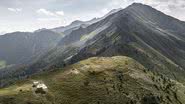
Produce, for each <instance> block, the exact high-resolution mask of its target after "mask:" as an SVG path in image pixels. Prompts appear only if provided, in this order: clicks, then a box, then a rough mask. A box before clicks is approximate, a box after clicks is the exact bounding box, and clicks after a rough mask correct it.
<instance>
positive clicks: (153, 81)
mask: <svg viewBox="0 0 185 104" xmlns="http://www.w3.org/2000/svg"><path fill="white" fill-rule="evenodd" d="M33 81H42V82H43V83H44V84H45V85H46V86H47V87H48V89H47V91H46V94H38V93H37V94H36V93H34V90H33V88H32V85H33V84H32V82H33ZM183 91H185V86H183V85H182V84H180V83H178V82H176V81H174V80H171V79H169V78H166V77H164V76H162V75H159V74H155V73H152V72H150V71H148V69H146V68H145V67H144V66H142V65H141V64H139V63H138V62H137V61H135V60H133V59H131V58H128V57H124V56H116V57H109V58H108V57H107V58H106V57H94V58H90V59H87V60H84V61H80V62H78V63H76V64H74V65H71V66H68V67H66V68H64V69H62V70H57V71H53V72H51V73H45V74H41V75H35V76H33V77H32V78H29V79H27V80H25V81H21V82H18V83H17V84H15V85H13V86H10V87H8V88H4V89H0V103H1V104H12V103H13V104H40V103H44V104H113V103H114V104H123V103H124V104H136V103H137V104H184V97H185V94H184V93H183Z"/></svg>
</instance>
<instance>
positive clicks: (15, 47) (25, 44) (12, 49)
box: [0, 30, 61, 64]
mask: <svg viewBox="0 0 185 104" xmlns="http://www.w3.org/2000/svg"><path fill="white" fill-rule="evenodd" d="M60 37H61V36H60V34H57V33H54V32H52V31H49V30H43V31H40V32H34V33H23V32H15V33H9V34H6V35H3V36H0V49H1V50H0V59H1V60H5V61H6V63H7V64H19V63H22V62H25V60H26V61H27V60H28V59H29V58H30V57H33V56H34V55H37V54H40V53H44V52H46V51H48V50H49V49H50V48H53V47H55V46H56V44H57V42H58V41H59V40H60Z"/></svg>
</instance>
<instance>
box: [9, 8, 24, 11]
mask: <svg viewBox="0 0 185 104" xmlns="http://www.w3.org/2000/svg"><path fill="white" fill-rule="evenodd" d="M8 10H9V11H11V12H21V11H22V8H8Z"/></svg>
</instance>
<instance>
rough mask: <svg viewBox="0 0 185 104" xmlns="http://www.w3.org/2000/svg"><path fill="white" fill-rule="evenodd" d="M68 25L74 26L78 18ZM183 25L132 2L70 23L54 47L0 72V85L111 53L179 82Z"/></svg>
mask: <svg viewBox="0 0 185 104" xmlns="http://www.w3.org/2000/svg"><path fill="white" fill-rule="evenodd" d="M94 20H96V19H94ZM72 24H73V25H74V24H75V25H79V24H81V21H76V22H74V23H72ZM77 27H78V26H77ZM184 28H185V22H183V21H180V20H178V19H175V18H173V17H170V16H168V15H165V14H164V13H162V12H160V11H157V10H156V9H154V8H152V7H150V6H147V5H143V4H138V3H134V4H132V5H130V6H129V7H127V8H125V9H122V10H118V11H116V12H111V14H109V15H106V16H105V17H103V18H102V19H100V20H98V21H96V22H94V23H92V24H90V25H88V26H80V27H79V28H77V29H74V30H73V29H72V30H71V28H70V29H69V31H71V32H69V33H68V34H67V35H66V34H64V37H63V38H61V39H60V40H58V41H57V42H56V43H57V45H56V47H54V48H52V49H51V50H49V51H47V52H45V53H44V54H42V55H39V57H37V59H36V60H34V61H31V63H30V64H29V65H27V66H23V67H21V68H14V69H13V71H12V70H10V71H8V72H6V71H7V70H6V71H5V72H1V73H3V74H2V75H1V76H0V79H1V85H4V83H9V82H14V81H15V80H18V79H23V78H27V77H30V76H31V75H33V74H37V73H40V72H43V71H44V72H45V71H46V72H49V71H52V70H57V69H58V68H62V67H66V66H68V65H71V64H74V63H76V62H79V61H81V60H84V59H88V58H90V57H112V56H127V57H130V58H132V59H134V60H136V61H137V62H139V63H140V64H142V65H143V66H144V67H145V68H146V69H148V70H150V71H152V72H153V73H155V74H161V75H164V77H167V78H170V79H172V80H175V81H177V82H179V83H184V82H185V80H184V79H185V78H184V75H185V70H184V69H185V65H184V62H185V30H184ZM66 31H68V30H66ZM57 39H58V38H57ZM4 73H5V74H4Z"/></svg>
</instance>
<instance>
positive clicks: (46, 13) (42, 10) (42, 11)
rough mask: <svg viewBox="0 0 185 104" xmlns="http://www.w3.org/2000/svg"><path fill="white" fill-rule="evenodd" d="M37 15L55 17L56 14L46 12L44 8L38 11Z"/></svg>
mask: <svg viewBox="0 0 185 104" xmlns="http://www.w3.org/2000/svg"><path fill="white" fill-rule="evenodd" d="M37 13H38V14H44V15H47V16H55V14H54V13H52V12H50V11H48V10H46V9H43V8H42V9H39V10H37Z"/></svg>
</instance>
